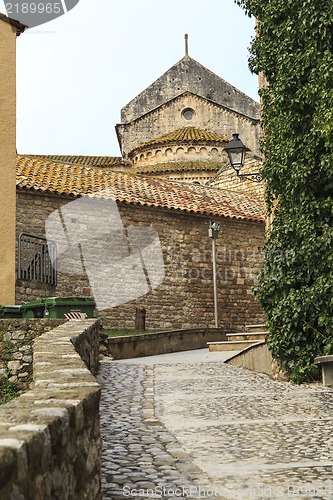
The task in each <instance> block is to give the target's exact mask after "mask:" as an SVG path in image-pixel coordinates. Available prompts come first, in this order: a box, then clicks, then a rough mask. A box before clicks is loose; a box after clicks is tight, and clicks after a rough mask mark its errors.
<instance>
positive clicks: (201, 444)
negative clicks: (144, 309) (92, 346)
mask: <svg viewBox="0 0 333 500" xmlns="http://www.w3.org/2000/svg"><path fill="white" fill-rule="evenodd" d="M211 354H212V355H213V356H214V353H211ZM196 356H197V355H196V354H194V355H193V359H192V360H191V356H187V357H184V359H181V358H180V357H179V356H178V357H177V356H176V355H175V356H173V357H172V355H167V357H165V356H159V357H156V356H155V357H153V358H152V357H151V358H140V359H136V360H128V361H103V362H102V363H101V369H100V374H99V382H100V383H101V384H102V402H101V427H102V436H103V442H104V447H103V457H102V462H103V466H102V469H103V470H102V472H103V479H102V481H103V489H104V496H103V498H105V499H112V500H118V499H123V498H140V499H148V498H163V499H165V500H166V499H168V500H171V499H172V500H174V499H176V498H189V499H197V498H214V499H234V498H237V499H247V498H252V499H258V500H259V499H262V498H272V499H276V498H282V499H287V498H302V499H304V498H306V499H333V456H332V450H333V391H332V390H328V389H324V388H322V387H321V386H319V385H307V386H293V385H291V384H289V383H285V382H284V383H282V382H275V381H272V380H271V379H269V378H268V377H267V376H265V375H260V374H255V373H252V372H250V371H247V370H243V369H240V368H236V367H233V366H230V365H227V364H224V363H223V362H221V361H213V362H212V359H215V358H210V360H209V361H210V362H207V361H205V362H200V357H198V356H197V357H196Z"/></svg>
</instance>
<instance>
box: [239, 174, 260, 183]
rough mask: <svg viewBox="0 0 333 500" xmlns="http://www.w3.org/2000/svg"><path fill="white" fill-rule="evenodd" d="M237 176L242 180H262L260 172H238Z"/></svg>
mask: <svg viewBox="0 0 333 500" xmlns="http://www.w3.org/2000/svg"><path fill="white" fill-rule="evenodd" d="M237 176H238V177H239V178H240V179H242V180H244V181H245V179H247V180H248V181H251V182H261V181H262V173H261V172H253V174H238V173H237Z"/></svg>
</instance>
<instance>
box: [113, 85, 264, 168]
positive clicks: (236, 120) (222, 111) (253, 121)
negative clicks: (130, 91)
mask: <svg viewBox="0 0 333 500" xmlns="http://www.w3.org/2000/svg"><path fill="white" fill-rule="evenodd" d="M253 102H255V101H253ZM184 127H198V128H201V129H204V130H209V131H211V132H214V133H216V134H219V135H223V136H225V137H227V138H229V137H231V136H232V134H233V133H234V131H235V130H237V132H238V133H239V134H240V136H241V137H242V140H243V142H244V143H245V144H246V145H247V147H248V148H250V149H251V150H252V151H253V152H254V153H258V152H259V133H260V125H259V119H258V118H256V117H254V116H248V115H246V114H244V113H242V112H241V111H235V110H233V109H231V108H229V107H228V106H226V105H225V104H220V103H217V102H214V101H212V100H210V99H208V98H205V97H202V96H200V95H197V94H195V93H193V92H189V91H185V92H183V93H181V94H180V95H178V96H176V97H173V98H171V99H170V100H168V101H164V102H163V103H162V104H160V105H159V106H157V107H155V108H153V109H151V110H148V111H143V110H142V114H141V115H140V116H138V117H136V118H134V119H133V120H132V121H130V122H127V123H121V124H118V125H117V126H116V131H117V135H118V141H119V145H120V149H121V152H122V155H123V157H124V158H128V156H129V154H130V153H131V151H133V150H135V149H136V148H138V147H141V146H142V145H143V144H145V143H147V142H149V141H151V140H154V139H155V138H156V137H160V136H162V135H165V134H169V133H170V132H172V131H174V130H177V129H181V128H184Z"/></svg>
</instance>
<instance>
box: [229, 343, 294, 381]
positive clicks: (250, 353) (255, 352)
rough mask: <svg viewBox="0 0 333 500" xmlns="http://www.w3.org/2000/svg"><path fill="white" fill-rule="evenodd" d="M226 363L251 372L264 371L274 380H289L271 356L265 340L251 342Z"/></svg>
mask: <svg viewBox="0 0 333 500" xmlns="http://www.w3.org/2000/svg"><path fill="white" fill-rule="evenodd" d="M226 363H229V364H230V365H234V366H239V367H241V368H247V369H248V370H251V371H253V372H258V373H265V374H266V375H269V376H270V377H272V378H273V379H274V380H279V381H280V382H282V381H289V377H288V375H287V374H286V373H285V372H284V370H283V369H282V368H281V365H280V364H279V363H278V361H276V360H275V359H273V358H272V355H271V353H270V351H269V349H268V346H267V344H266V342H265V341H263V342H258V343H257V344H253V345H251V346H249V347H247V348H246V349H243V351H241V352H239V353H238V354H235V356H233V357H232V358H229V359H228V360H227V361H226Z"/></svg>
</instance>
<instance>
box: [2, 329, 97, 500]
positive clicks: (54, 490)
mask: <svg viewBox="0 0 333 500" xmlns="http://www.w3.org/2000/svg"><path fill="white" fill-rule="evenodd" d="M75 347H76V349H77V350H78V351H79V353H80V354H81V353H82V357H83V359H81V357H80V354H79V353H78V352H76V349H75ZM98 347H99V325H98V322H96V320H83V321H69V322H67V323H65V324H63V325H62V326H59V327H58V328H56V329H54V330H52V331H50V332H48V333H45V334H43V335H41V336H40V337H38V338H36V339H35V347H34V356H33V367H34V374H33V379H34V380H33V387H32V389H31V390H29V391H28V392H26V393H25V394H22V395H21V396H20V397H18V398H16V399H14V400H12V401H10V402H9V403H7V404H5V405H3V406H1V407H0V422H1V424H0V498H1V499H3V500H7V499H8V500H16V499H17V500H24V499H34V500H48V499H50V500H51V499H52V500H56V499H59V500H67V499H77V500H82V499H89V500H93V499H98V500H99V499H101V498H102V495H101V484H100V448H101V440H100V429H99V399H100V388H99V385H98V383H97V382H96V380H95V377H94V376H93V374H92V373H90V371H89V370H88V369H87V366H89V367H90V368H91V370H92V371H93V373H96V370H97V366H98V355H99V353H98Z"/></svg>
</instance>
